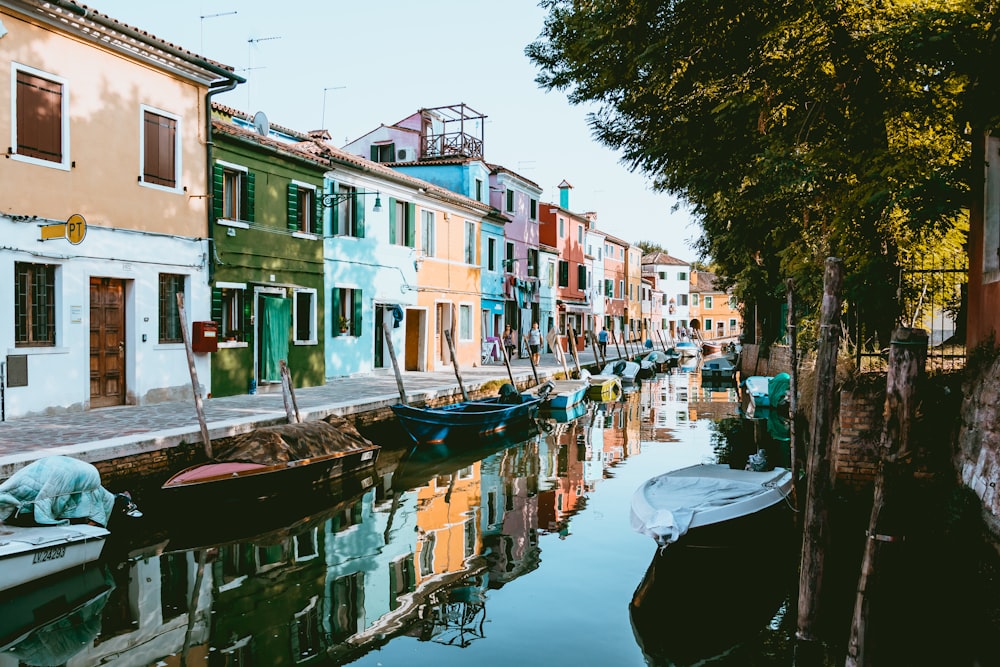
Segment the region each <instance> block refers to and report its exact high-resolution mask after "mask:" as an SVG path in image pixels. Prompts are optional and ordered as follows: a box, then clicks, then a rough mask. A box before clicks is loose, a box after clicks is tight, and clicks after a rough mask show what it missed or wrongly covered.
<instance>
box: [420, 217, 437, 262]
mask: <svg viewBox="0 0 1000 667" xmlns="http://www.w3.org/2000/svg"><path fill="white" fill-rule="evenodd" d="M435 234H436V232H435V230H434V211H428V210H426V209H424V210H422V211H420V250H422V251H423V253H424V255H425V256H427V257H433V256H434V244H435Z"/></svg>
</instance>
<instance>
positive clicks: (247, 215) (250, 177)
mask: <svg viewBox="0 0 1000 667" xmlns="http://www.w3.org/2000/svg"><path fill="white" fill-rule="evenodd" d="M245 177H246V184H247V186H246V189H245V190H244V191H243V194H244V195H245V196H244V200H243V203H244V204H245V206H244V207H243V219H244V220H245V221H247V222H253V221H254V217H253V205H254V174H253V172H252V171H248V172H247V173H246V174H245Z"/></svg>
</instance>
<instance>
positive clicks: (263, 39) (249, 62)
mask: <svg viewBox="0 0 1000 667" xmlns="http://www.w3.org/2000/svg"><path fill="white" fill-rule="evenodd" d="M275 39H281V36H280V35H272V36H271V37H251V38H250V39H248V40H247V71H248V72H249V71H251V70H253V69H263V68H261V67H254V66H253V46H254V44H259V43H260V42H270V41H273V40H275ZM246 85H247V109H250V108H252V106H251V105H250V81H249V80H248V81H247V84H246Z"/></svg>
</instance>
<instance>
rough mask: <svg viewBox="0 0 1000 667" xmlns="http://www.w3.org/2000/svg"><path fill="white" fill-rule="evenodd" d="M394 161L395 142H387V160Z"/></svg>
mask: <svg viewBox="0 0 1000 667" xmlns="http://www.w3.org/2000/svg"><path fill="white" fill-rule="evenodd" d="M395 161H396V144H389V162H395Z"/></svg>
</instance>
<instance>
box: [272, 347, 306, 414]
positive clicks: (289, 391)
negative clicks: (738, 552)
mask: <svg viewBox="0 0 1000 667" xmlns="http://www.w3.org/2000/svg"><path fill="white" fill-rule="evenodd" d="M278 365H279V368H280V369H281V400H282V401H284V403H285V414H286V415H287V416H288V423H289V424H298V423H299V422H301V421H302V417H301V416H300V415H299V402H298V401H297V400H295V387H294V386H293V385H292V372H291V371H290V370H288V364H286V363H285V360H284V359H280V360H279V361H278Z"/></svg>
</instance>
